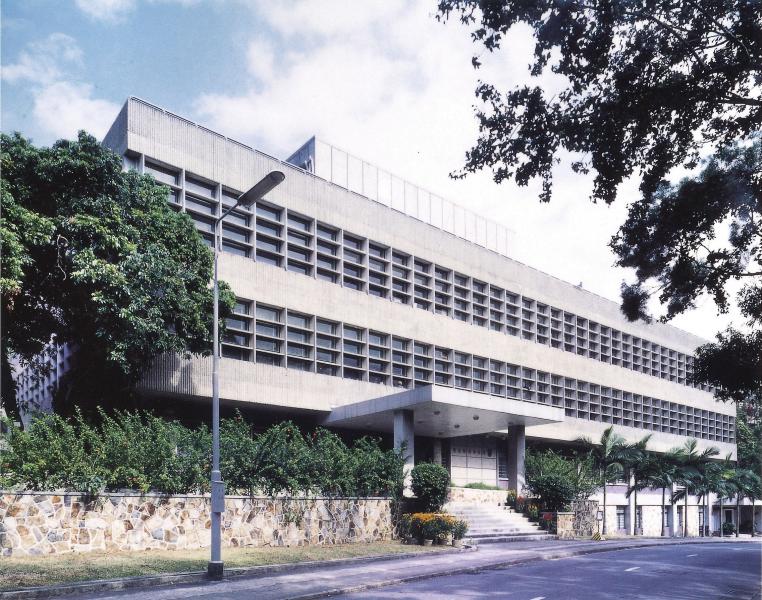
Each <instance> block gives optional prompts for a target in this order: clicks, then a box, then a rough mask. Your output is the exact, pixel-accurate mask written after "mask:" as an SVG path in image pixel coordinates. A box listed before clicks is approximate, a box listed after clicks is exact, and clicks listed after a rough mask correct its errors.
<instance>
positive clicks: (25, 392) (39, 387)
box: [12, 339, 75, 426]
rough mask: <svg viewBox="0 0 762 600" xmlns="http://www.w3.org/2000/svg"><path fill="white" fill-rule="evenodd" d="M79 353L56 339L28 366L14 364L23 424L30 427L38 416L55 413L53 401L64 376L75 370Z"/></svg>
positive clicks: (17, 400) (14, 376)
mask: <svg viewBox="0 0 762 600" xmlns="http://www.w3.org/2000/svg"><path fill="white" fill-rule="evenodd" d="M74 354H75V350H74V349H73V348H72V346H71V345H70V344H59V343H57V342H56V341H55V339H52V340H51V341H50V342H49V343H48V344H47V345H46V346H45V348H43V350H42V352H40V354H38V355H37V356H36V357H35V359H34V360H33V361H31V362H29V363H28V364H24V365H21V364H19V363H18V362H14V363H13V364H12V368H13V370H14V374H13V378H14V381H15V382H16V402H17V404H18V407H19V413H20V417H21V421H22V423H23V424H24V426H26V425H28V424H29V423H30V422H31V420H32V419H33V418H34V415H35V414H38V413H48V412H52V411H53V398H54V396H55V394H56V392H57V389H58V384H59V381H60V380H61V378H62V377H63V376H64V374H65V373H66V372H67V371H68V370H69V369H70V368H71V366H72V364H71V361H72V359H73V356H74Z"/></svg>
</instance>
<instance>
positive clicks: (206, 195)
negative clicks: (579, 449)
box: [145, 161, 713, 391]
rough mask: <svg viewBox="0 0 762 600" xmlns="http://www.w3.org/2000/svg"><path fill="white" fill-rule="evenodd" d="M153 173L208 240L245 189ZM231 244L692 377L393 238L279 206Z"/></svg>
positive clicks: (684, 368) (241, 251)
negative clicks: (393, 244)
mask: <svg viewBox="0 0 762 600" xmlns="http://www.w3.org/2000/svg"><path fill="white" fill-rule="evenodd" d="M145 171H146V172H148V173H151V174H152V175H153V176H154V177H155V178H156V179H157V180H158V181H161V182H163V183H166V184H168V185H169V186H170V187H171V190H172V193H171V197H170V202H172V203H173V204H174V205H176V206H177V207H178V208H180V209H183V210H185V212H187V213H188V214H189V215H190V216H191V218H192V219H193V220H194V222H195V223H196V226H197V227H198V229H199V231H200V232H201V234H202V236H204V239H205V240H206V241H207V243H208V244H210V245H211V244H212V239H213V238H212V236H213V224H214V217H215V216H216V215H217V214H219V213H218V211H219V210H220V209H219V202H218V200H219V198H221V199H222V203H223V205H228V206H229V205H231V204H233V203H234V202H235V199H236V193H235V192H233V191H232V190H227V189H226V188H223V187H222V186H221V185H215V184H209V183H205V182H203V181H201V180H199V179H196V178H194V177H192V176H190V175H187V174H184V173H181V172H180V171H174V170H171V169H167V168H165V167H162V166H160V165H157V164H154V163H152V162H150V161H146V163H145ZM221 232H222V247H223V250H225V251H227V252H232V253H234V254H238V255H241V256H249V257H252V258H255V260H257V261H259V262H264V263H267V264H270V265H274V266H278V267H282V268H285V269H288V270H289V271H292V272H296V273H301V274H303V275H308V276H311V277H316V278H318V279H322V280H325V281H330V282H332V283H337V284H340V285H342V286H344V287H347V288H350V289H353V290H358V291H363V292H366V293H368V294H371V295H374V296H378V297H381V298H388V299H390V300H392V301H394V302H399V303H402V304H407V305H412V306H415V307H417V308H420V309H424V310H428V311H433V312H435V313H437V314H442V315H446V316H449V317H451V318H454V319H457V320H460V321H464V322H467V323H472V324H474V325H478V326H481V327H485V328H488V329H491V330H493V331H499V332H503V333H506V334H508V335H512V336H516V337H519V338H521V339H524V340H528V341H532V342H536V343H539V344H544V345H546V346H550V347H553V348H557V349H559V350H564V351H566V352H571V353H573V354H577V355H579V356H584V357H587V358H590V359H593V360H598V361H601V362H604V363H608V364H612V365H617V366H621V367H623V368H626V369H632V370H634V371H638V372H641V373H645V374H647V375H652V376H654V377H660V378H662V379H666V380H669V381H674V382H676V383H679V384H683V385H689V386H692V387H698V388H700V389H703V390H706V391H713V390H712V388H711V387H709V386H706V385H695V384H693V383H692V374H693V357H692V356H689V355H686V354H683V353H681V352H677V351H676V350H672V349H670V348H667V347H665V346H661V345H659V344H656V343H653V342H650V341H649V340H645V339H642V338H639V337H636V336H632V335H630V334H627V333H624V332H622V331H619V330H617V329H614V328H612V327H608V326H605V325H602V324H600V323H597V322H595V321H592V320H590V319H587V318H585V317H582V316H579V315H575V314H573V313H570V312H567V311H564V310H562V309H560V308H557V307H554V306H550V305H548V304H544V303H542V302H539V301H536V300H534V299H532V298H529V297H526V296H521V295H519V294H517V293H514V292H512V291H510V290H506V289H504V288H501V287H499V286H496V285H493V284H490V283H488V282H486V281H481V280H478V279H475V278H472V277H469V276H468V275H465V274H462V273H458V272H456V271H453V270H452V269H448V268H446V267H443V266H440V265H437V264H434V263H432V262H430V261H427V260H424V259H422V258H419V257H415V256H411V255H409V254H405V253H403V252H400V251H398V250H395V249H393V248H390V247H388V246H385V245H383V244H380V243H377V242H374V241H372V240H368V239H366V238H363V237H360V236H356V235H353V234H351V233H349V232H346V231H343V230H341V229H339V228H336V227H332V226H330V225H328V224H324V223H320V222H316V221H315V220H313V219H311V218H308V217H305V216H303V215H299V214H295V213H293V212H292V211H290V210H286V209H284V208H281V207H278V206H275V205H272V204H264V203H257V205H256V207H255V208H254V209H253V210H252V211H246V210H236V211H234V212H232V213H230V214H229V215H228V216H227V217H225V219H224V222H223V224H222V228H221Z"/></svg>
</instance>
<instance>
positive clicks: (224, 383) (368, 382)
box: [104, 98, 736, 488]
mask: <svg viewBox="0 0 762 600" xmlns="http://www.w3.org/2000/svg"><path fill="white" fill-rule="evenodd" d="M104 145H106V146H107V147H109V148H111V149H113V150H114V151H115V152H117V153H118V154H120V155H121V156H123V157H124V164H125V168H128V169H136V170H138V171H140V172H142V173H148V174H151V175H153V176H154V177H155V178H156V180H157V181H159V182H161V183H163V184H165V185H166V186H167V187H168V190H169V202H170V204H171V205H172V206H173V207H174V208H175V209H176V210H178V211H183V212H186V213H187V214H188V215H189V216H190V217H191V218H192V219H193V221H194V222H195V223H196V225H197V227H198V229H199V231H200V232H201V235H202V236H203V237H204V239H205V240H206V241H207V243H209V244H210V245H211V244H212V235H213V220H214V218H215V217H216V216H218V215H220V214H221V211H222V210H224V208H225V207H226V206H230V205H232V204H233V203H235V200H236V198H237V196H238V195H239V194H240V193H242V192H243V191H245V190H247V189H248V188H249V187H250V186H251V185H253V184H254V183H256V182H257V181H259V179H261V178H262V177H263V176H264V175H265V174H267V173H268V172H270V171H272V170H279V171H282V172H283V173H285V175H286V179H285V181H284V183H282V184H281V185H280V186H278V187H277V188H276V189H275V190H273V192H272V193H271V194H270V195H269V196H268V197H267V198H265V200H264V201H262V202H259V203H257V205H256V206H254V207H252V208H251V210H242V209H236V210H235V211H234V212H232V213H230V215H228V216H227V217H226V218H225V219H224V221H223V225H222V250H223V251H222V253H221V257H220V277H221V278H222V279H223V280H225V281H227V282H228V283H229V284H230V285H231V287H232V289H233V290H234V292H235V294H236V296H237V298H238V302H237V305H236V309H235V315H234V316H233V317H231V318H230V319H229V320H228V322H227V331H226V333H225V337H224V340H223V344H222V360H221V366H220V386H221V387H220V396H221V399H222V402H223V404H226V405H228V406H245V407H248V408H249V409H250V410H251V411H254V412H255V413H259V414H263V415H264V414H270V415H273V414H275V415H283V416H287V417H289V418H299V419H303V420H306V421H310V422H314V423H316V424H318V423H319V424H323V425H325V426H328V427H331V428H336V429H342V428H343V429H347V430H352V431H368V432H375V433H383V434H388V435H390V436H393V438H394V441H395V443H396V444H402V443H403V442H404V443H405V444H406V445H407V448H408V451H409V454H410V461H411V462H413V461H414V460H415V459H416V458H419V459H422V458H427V459H434V460H436V461H438V462H440V463H442V464H444V465H445V466H447V467H448V468H449V470H450V472H451V476H452V479H453V482H454V483H456V484H465V483H468V482H484V483H489V484H496V485H500V486H501V487H506V488H507V487H511V488H516V487H520V485H521V477H522V475H521V473H522V466H523V453H524V448H525V444H526V440H542V441H546V442H549V443H569V442H573V441H574V440H575V439H576V438H578V437H580V436H588V437H591V438H593V439H595V438H597V437H599V436H600V434H601V432H602V431H603V430H604V429H605V428H607V427H608V426H610V425H614V426H615V429H616V430H617V432H618V433H619V434H621V435H622V436H624V437H625V438H626V439H628V440H632V441H634V440H637V439H640V438H642V437H643V436H644V435H646V434H651V435H652V438H651V443H650V447H651V448H652V449H654V450H657V451H665V450H668V449H670V448H673V447H676V446H680V445H682V444H684V442H685V441H686V440H687V439H689V438H695V439H697V440H698V443H699V447H700V448H705V447H709V446H715V447H717V448H719V449H720V452H721V454H722V455H723V456H725V455H726V454H731V455H732V456H735V451H736V448H735V439H734V436H735V431H734V427H735V407H734V406H733V405H731V404H725V403H721V402H717V401H716V400H715V399H714V397H713V393H712V390H711V389H709V388H707V387H705V386H697V385H694V384H692V383H691V371H692V365H693V356H692V354H693V352H694V350H695V348H696V347H697V346H698V345H700V344H701V343H703V340H701V339H700V338H698V337H696V336H694V335H692V334H690V333H687V332H684V331H681V330H679V329H676V328H674V327H671V326H668V325H663V324H644V323H629V322H627V321H626V320H625V319H624V318H623V316H622V315H621V313H620V311H619V306H618V304H617V303H615V302H612V301H610V300H607V299H604V298H601V297H599V296H597V295H595V294H592V293H590V292H588V291H586V290H584V289H581V288H580V287H577V286H574V285H571V284H569V283H566V282H564V281H561V280H559V279H557V278H555V277H552V276H550V275H547V274H545V273H542V272H540V271H538V270H536V269H533V268H531V267H529V266H527V265H524V264H522V263H520V262H517V261H515V260H512V259H511V258H510V257H509V256H508V254H509V253H510V252H509V249H510V231H509V230H508V229H506V228H504V227H501V226H499V225H496V224H494V223H490V222H489V221H488V220H486V219H484V218H482V217H479V216H478V215H474V214H473V213H471V212H469V211H467V210H466V209H463V208H460V207H458V206H457V205H454V204H451V203H449V202H447V201H444V200H443V199H441V198H439V197H437V196H435V195H433V194H430V193H428V192H426V191H424V190H421V189H420V188H417V187H416V186H413V185H411V184H409V183H407V182H405V181H402V180H400V179H397V178H395V177H394V176H392V175H390V174H388V173H385V172H384V171H382V170H379V169H377V168H375V167H373V166H372V165H369V164H368V163H364V162H363V161H361V160H359V159H356V158H354V157H352V156H351V155H349V154H347V153H345V152H343V151H341V150H338V149H336V148H334V147H332V146H330V145H328V144H325V143H323V142H320V141H319V140H315V139H314V138H312V139H311V140H309V141H308V142H307V143H306V144H305V145H304V146H302V147H301V148H300V149H299V150H298V151H297V152H295V153H294V155H292V156H291V157H290V158H289V159H288V160H286V161H283V160H279V159H276V158H273V157H271V156H268V155H266V154H263V153H261V152H258V151H256V150H254V149H252V148H250V147H247V146H245V145H242V144H240V143H238V142H235V141H233V140H231V139H228V138H226V137H224V136H222V135H220V134H217V133H215V132H212V131H210V130H208V129H205V128H203V127H201V126H198V125H196V124H194V123H192V122H190V121H187V120H185V119H183V118H181V117H179V116H176V115H174V114H171V113H169V112H167V111H164V110H162V109H160V108H158V107H156V106H153V105H151V104H148V103H146V102H144V101H142V100H139V99H137V98H130V99H129V100H128V101H127V103H126V104H125V105H124V107H123V109H122V110H121V112H120V113H119V115H118V117H117V119H116V121H115V122H114V124H113V125H112V127H111V129H110V130H109V132H108V134H107V135H106V137H105V139H104ZM141 388H142V390H143V391H144V392H145V393H146V394H149V395H151V396H155V397H157V398H165V399H171V401H172V402H173V403H175V405H176V406H182V405H183V402H184V401H196V402H203V401H204V400H206V399H208V398H209V397H210V396H211V358H202V357H197V358H192V359H190V360H186V359H182V358H180V357H176V356H165V357H163V358H161V359H160V360H159V361H158V362H157V363H156V365H155V366H154V368H153V369H152V370H151V372H150V373H148V374H147V375H146V377H145V378H144V380H143V382H142V383H141Z"/></svg>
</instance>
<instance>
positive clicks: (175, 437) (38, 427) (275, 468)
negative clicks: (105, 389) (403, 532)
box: [0, 411, 404, 496]
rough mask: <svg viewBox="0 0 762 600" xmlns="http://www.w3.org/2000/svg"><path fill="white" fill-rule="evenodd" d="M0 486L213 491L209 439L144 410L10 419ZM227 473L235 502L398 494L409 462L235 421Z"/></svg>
mask: <svg viewBox="0 0 762 600" xmlns="http://www.w3.org/2000/svg"><path fill="white" fill-rule="evenodd" d="M4 426H5V428H6V429H7V430H8V434H7V436H6V439H5V443H4V446H5V447H4V448H2V446H0V488H17V489H25V490H61V489H63V490H69V491H78V492H83V493H86V494H90V495H95V494H98V493H99V492H103V491H116V490H122V489H131V490H137V491H141V492H148V491H151V492H157V493H162V494H183V493H204V492H207V491H208V490H209V472H210V464H211V435H210V433H209V430H208V428H207V427H206V426H204V425H201V426H198V427H196V428H188V427H186V426H184V425H182V424H181V423H180V422H178V421H173V420H166V419H162V418H160V417H157V416H155V415H152V414H150V413H147V412H133V413H130V412H119V411H117V412H114V413H113V414H111V415H108V414H106V413H105V412H103V411H100V413H99V418H98V419H97V422H96V423H90V422H88V421H86V420H85V419H84V418H83V417H82V415H81V414H79V413H77V414H75V415H74V416H73V417H71V418H69V419H65V418H63V417H61V416H59V415H41V416H39V417H38V418H36V419H35V420H34V421H33V422H32V423H31V425H30V426H29V427H27V428H26V429H24V430H22V429H20V428H18V427H16V426H15V425H13V424H12V423H11V422H10V421H7V420H6V421H5V423H4ZM220 456H221V460H220V468H221V470H222V475H223V479H224V480H225V482H226V485H227V491H228V493H229V494H236V493H238V494H249V495H266V496H274V495H279V494H289V495H300V494H318V495H321V496H399V495H401V493H402V488H403V481H404V476H403V466H404V459H403V457H402V455H401V453H400V452H398V451H394V450H384V449H382V448H381V447H380V446H379V442H378V440H375V439H371V438H367V437H365V438H361V439H359V440H357V441H356V442H355V443H354V444H353V445H352V446H351V447H350V446H347V445H346V444H345V443H344V442H343V440H342V439H341V438H340V437H339V436H337V435H336V434H334V433H332V432H330V431H327V430H325V429H317V430H316V431H314V432H313V433H311V434H309V435H304V434H303V433H302V432H301V431H300V429H299V428H298V427H297V426H296V425H294V424H293V423H291V422H284V423H280V424H278V425H274V426H272V427H270V428H269V429H267V430H266V431H264V432H263V433H261V434H259V435H256V436H252V435H251V432H250V426H249V425H248V423H246V421H244V419H243V418H242V417H241V416H240V414H237V415H236V416H235V417H234V418H231V419H222V421H221V423H220Z"/></svg>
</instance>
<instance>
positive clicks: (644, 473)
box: [625, 434, 654, 533]
mask: <svg viewBox="0 0 762 600" xmlns="http://www.w3.org/2000/svg"><path fill="white" fill-rule="evenodd" d="M650 440H651V434H648V435H646V436H645V437H643V438H642V439H640V440H638V441H637V442H635V443H634V444H630V456H629V457H628V460H627V463H626V464H625V467H626V468H627V470H628V471H629V473H630V477H631V481H628V482H627V494H626V495H627V497H628V498H629V497H630V495H633V496H634V497H633V504H634V508H635V514H636V515H637V514H638V491H640V490H643V489H646V487H645V486H646V484H647V483H648V478H649V475H650V474H651V472H652V470H653V469H654V464H653V461H652V455H651V454H650V453H649V452H648V450H647V447H648V442H649V441H650ZM633 532H635V533H637V532H636V531H635V527H634V526H633Z"/></svg>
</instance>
